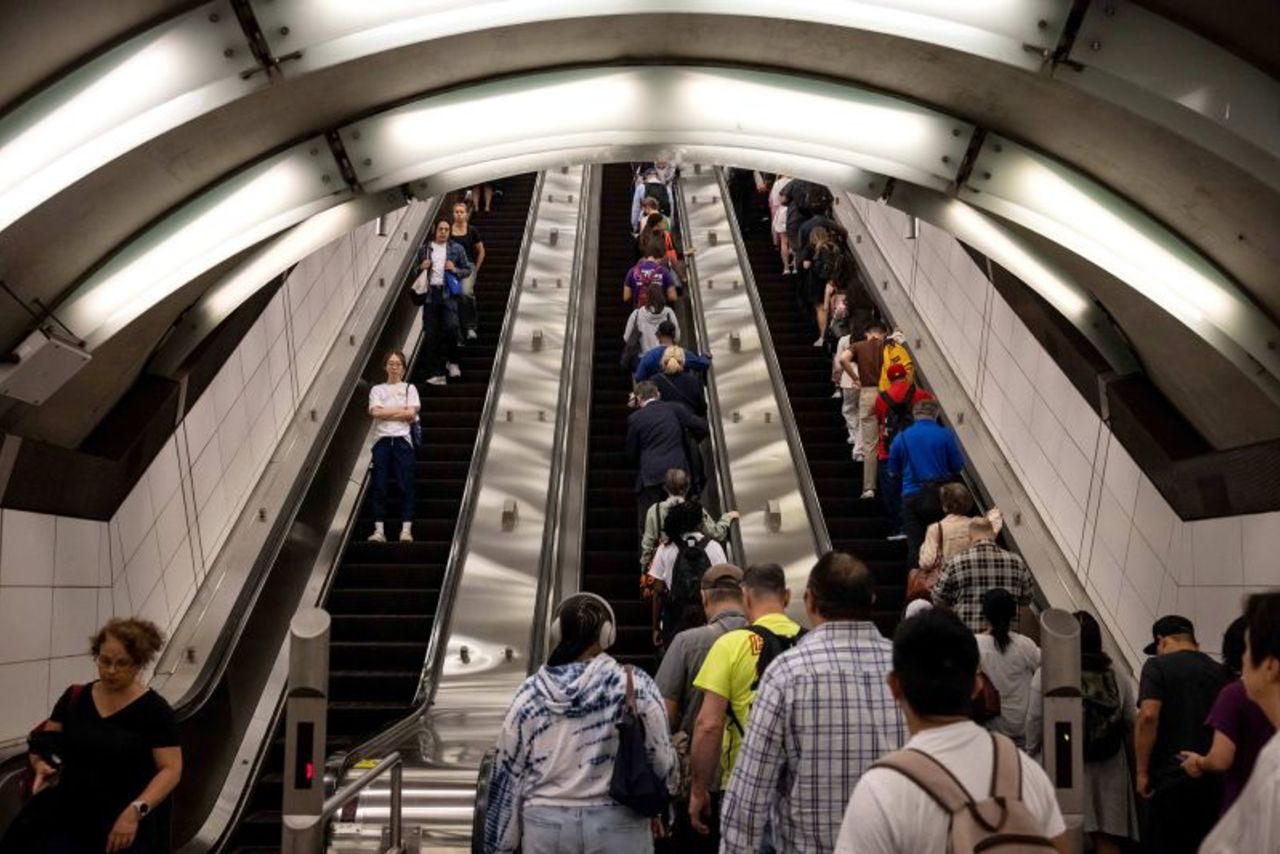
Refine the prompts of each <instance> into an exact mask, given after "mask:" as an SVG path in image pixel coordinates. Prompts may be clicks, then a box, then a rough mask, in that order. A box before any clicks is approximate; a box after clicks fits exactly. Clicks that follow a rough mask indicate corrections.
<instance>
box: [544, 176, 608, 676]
mask: <svg viewBox="0 0 1280 854" xmlns="http://www.w3.org/2000/svg"><path fill="white" fill-rule="evenodd" d="M599 171H600V170H599V169H598V168H596V167H594V166H590V165H588V166H584V167H583V172H582V195H581V198H580V199H579V201H578V224H577V228H576V229H575V237H574V240H575V243H574V244H573V246H574V258H573V267H572V270H571V272H570V274H569V288H570V291H569V306H568V317H567V318H566V319H565V332H564V357H563V362H562V364H561V368H560V376H561V377H563V378H565V381H564V382H561V383H560V390H559V395H558V397H557V400H556V427H555V436H554V438H553V439H552V443H551V474H550V478H549V479H548V485H547V503H546V507H547V510H546V518H545V520H544V523H543V534H542V553H541V554H540V555H539V557H538V594H537V598H536V599H535V600H534V610H533V629H532V634H531V636H530V640H529V671H530V672H533V671H534V670H536V669H537V668H538V667H539V665H540V663H541V662H542V661H543V660H544V658H545V655H546V650H545V646H546V637H547V631H548V625H549V623H550V620H549V619H548V615H549V614H550V613H551V607H552V603H553V602H554V601H555V598H556V595H557V590H556V586H557V585H556V579H555V569H556V566H557V565H558V560H557V556H558V555H559V553H560V549H561V548H562V546H563V544H564V541H565V532H564V530H563V525H562V524H561V519H562V517H563V515H564V514H563V511H564V501H565V493H566V490H567V489H568V472H569V466H568V464H567V460H568V456H569V441H570V439H571V438H572V435H573V430H572V429H571V428H572V425H571V418H570V416H571V415H572V412H571V410H570V406H569V400H570V397H571V396H572V394H573V390H574V388H575V384H576V383H577V382H579V381H580V377H581V375H580V362H579V359H578V348H577V342H578V333H579V331H580V328H581V326H582V323H581V320H582V319H581V317H579V313H580V312H579V308H580V306H581V305H582V294H583V290H584V289H585V288H584V282H583V270H584V268H585V266H586V263H587V257H588V256H589V255H590V254H591V253H590V252H589V251H588V249H589V248H593V247H589V246H588V244H589V243H591V241H590V240H589V239H588V238H589V236H591V235H592V234H593V233H595V232H598V231H599V219H600V195H599V193H596V192H594V191H593V187H592V183H593V181H595V180H596V177H597V176H598V175H599ZM588 370H590V366H588ZM578 533H579V535H581V529H579V531H578Z"/></svg>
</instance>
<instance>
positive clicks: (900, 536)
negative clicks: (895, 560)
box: [885, 534, 907, 542]
mask: <svg viewBox="0 0 1280 854" xmlns="http://www.w3.org/2000/svg"><path fill="white" fill-rule="evenodd" d="M906 538H907V535H906V534H890V535H889V536H887V537H885V539H886V540H892V541H894V542H897V541H898V540H905V539H906Z"/></svg>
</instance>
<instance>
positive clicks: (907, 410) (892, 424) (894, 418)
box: [880, 383, 916, 450]
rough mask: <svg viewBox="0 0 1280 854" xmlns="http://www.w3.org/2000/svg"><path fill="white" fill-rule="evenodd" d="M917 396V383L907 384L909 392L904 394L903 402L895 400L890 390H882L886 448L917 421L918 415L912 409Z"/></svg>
mask: <svg viewBox="0 0 1280 854" xmlns="http://www.w3.org/2000/svg"><path fill="white" fill-rule="evenodd" d="M915 397H916V384H915V383H911V384H910V385H909V386H907V393H906V394H905V395H903V396H902V402H901V403H896V402H894V399H893V398H892V397H890V396H889V392H887V391H882V392H880V399H881V400H883V401H884V405H885V415H884V446H885V449H886V450H887V449H888V448H889V447H890V446H891V445H892V444H893V440H894V438H896V437H897V435H898V434H899V433H901V432H902V431H903V430H906V429H907V428H908V427H910V426H911V425H912V424H914V423H916V416H915V414H914V413H913V412H912V411H911V410H912V408H913V407H914V406H915Z"/></svg>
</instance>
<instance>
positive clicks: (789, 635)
mask: <svg viewBox="0 0 1280 854" xmlns="http://www.w3.org/2000/svg"><path fill="white" fill-rule="evenodd" d="M790 602H791V591H790V590H788V589H787V576H786V573H785V572H783V570H782V567H780V566H778V565H777V564H776V563H764V564H754V565H752V566H750V567H748V568H747V571H746V572H745V573H743V576H742V605H743V610H744V611H745V612H746V615H747V619H748V620H749V621H750V624H751V626H750V628H747V629H737V630H735V631H731V632H728V633H726V634H724V635H723V636H721V637H720V638H719V640H717V641H716V642H715V644H714V645H713V646H712V647H711V650H710V651H709V652H708V653H707V658H706V660H705V661H704V662H703V663H702V669H700V670H699V671H698V675H697V677H695V678H694V680H693V686H694V687H695V688H698V689H701V691H702V692H703V695H702V709H701V710H700V711H699V712H698V720H697V723H696V724H695V725H694V731H693V746H692V748H691V750H690V763H691V765H692V769H691V772H692V777H693V780H692V783H691V787H690V792H689V820H690V822H691V823H692V824H693V826H694V828H696V829H697V830H698V831H699V832H701V833H713V832H718V828H719V821H718V820H716V816H715V813H716V811H717V806H718V805H717V804H713V803H712V797H711V794H710V789H711V780H712V775H713V774H716V773H719V774H720V775H721V779H722V781H723V782H724V784H727V783H728V782H729V775H730V774H731V773H732V772H733V764H734V762H735V761H736V760H737V758H738V750H739V748H740V747H741V746H742V736H743V733H744V732H745V731H746V728H747V720H748V717H749V715H750V713H751V703H752V701H753V700H754V699H755V695H756V686H757V685H758V684H759V673H758V668H757V664H758V663H759V661H760V654H761V652H762V651H763V650H764V648H765V645H766V643H767V640H766V639H767V638H770V637H772V638H775V639H782V643H783V644H785V645H788V646H789V645H790V643H791V641H792V639H794V638H795V637H796V636H797V635H799V634H800V632H801V628H800V625H799V624H798V623H796V622H795V621H794V620H792V619H791V618H790V617H788V616H787V615H786V610H787V605H788V604H789V603H790ZM717 759H719V762H717V761H716V760H717ZM708 819H709V820H708Z"/></svg>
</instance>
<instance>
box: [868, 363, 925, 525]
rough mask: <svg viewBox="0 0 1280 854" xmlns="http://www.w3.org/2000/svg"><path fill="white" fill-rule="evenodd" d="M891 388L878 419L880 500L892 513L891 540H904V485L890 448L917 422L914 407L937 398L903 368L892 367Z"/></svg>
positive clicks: (878, 409) (881, 402)
mask: <svg viewBox="0 0 1280 854" xmlns="http://www.w3.org/2000/svg"><path fill="white" fill-rule="evenodd" d="M888 375H889V388H888V389H887V390H886V391H882V392H880V396H879V397H877V398H876V419H877V420H878V421H879V422H880V447H879V452H878V453H877V454H876V457H877V458H878V459H879V460H880V465H879V467H877V469H876V474H877V476H878V477H877V479H878V480H879V484H878V485H879V487H880V500H881V501H883V502H884V507H885V511H886V512H887V513H888V514H889V522H890V526H891V529H890V533H889V539H891V540H903V539H906V536H907V535H906V534H904V533H903V532H902V484H901V482H900V481H899V480H898V478H897V477H896V476H895V475H894V474H893V473H892V472H891V471H889V466H888V464H887V460H888V459H889V445H891V444H892V443H893V440H894V437H896V436H897V435H898V434H899V433H901V432H902V431H903V430H905V429H907V427H908V426H909V425H910V424H911V422H912V421H913V417H912V414H911V410H912V407H914V406H915V405H916V404H917V403H919V402H920V401H922V400H933V395H932V394H930V393H929V392H927V391H925V390H924V389H922V388H919V387H918V386H916V384H915V383H914V382H911V381H910V380H909V379H907V369H906V368H904V367H903V366H902V365H890V366H889V370H888Z"/></svg>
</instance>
